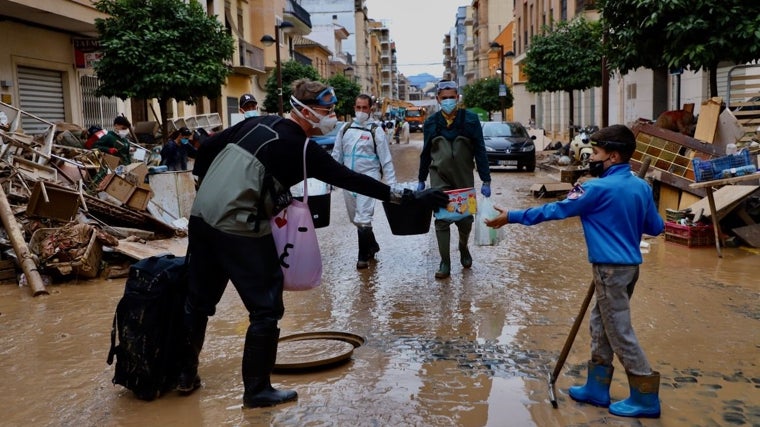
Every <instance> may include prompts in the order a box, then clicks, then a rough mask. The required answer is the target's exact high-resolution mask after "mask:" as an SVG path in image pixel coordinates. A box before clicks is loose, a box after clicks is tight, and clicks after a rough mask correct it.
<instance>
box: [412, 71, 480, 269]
mask: <svg viewBox="0 0 760 427" xmlns="http://www.w3.org/2000/svg"><path fill="white" fill-rule="evenodd" d="M437 98H438V102H439V103H440V104H441V110H440V111H438V112H436V113H435V114H432V115H431V116H430V117H428V118H427V120H425V124H424V125H423V128H422V132H423V134H424V145H423V146H422V153H420V170H419V175H418V181H419V183H418V184H417V190H418V191H422V190H424V189H425V180H426V179H427V176H428V173H430V186H431V187H433V188H437V189H440V190H444V191H446V190H455V189H460V188H470V187H475V177H474V175H473V169H475V166H477V169H478V175H480V180H481V181H482V182H483V184H482V186H481V188H480V192H481V193H482V194H483V196H485V197H491V171H490V168H489V167H488V157H487V156H486V146H485V142H483V129H482V128H481V127H480V120H479V119H478V116H477V115H476V114H475V113H473V112H471V111H467V110H465V109H464V108H459V107H458V105H457V104H458V102H457V101H458V98H459V90H458V87H457V84H456V82H453V81H450V80H442V81H440V82H438V97H437ZM472 221H473V217H472V215H468V216H466V217H464V218H463V219H460V220H456V221H452V220H448V219H436V220H435V237H436V239H437V241H438V252H439V253H440V255H441V263H440V265H439V267H438V271H436V272H435V278H436V279H445V278H447V277H449V275H451V256H450V247H449V246H450V241H451V234H450V230H449V229H450V227H451V224H452V222H453V223H454V224H456V225H457V229H458V230H459V260H460V262H461V263H462V267H464V268H470V267H472V256H471V255H470V251H469V249H468V248H467V241H468V239H469V238H470V231H472Z"/></svg>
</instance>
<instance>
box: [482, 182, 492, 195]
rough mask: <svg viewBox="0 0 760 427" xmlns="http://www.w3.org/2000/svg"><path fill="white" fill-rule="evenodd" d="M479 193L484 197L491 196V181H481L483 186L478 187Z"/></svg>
mask: <svg viewBox="0 0 760 427" xmlns="http://www.w3.org/2000/svg"><path fill="white" fill-rule="evenodd" d="M480 194H482V195H483V196H485V197H491V183H490V182H484V183H483V186H482V187H480Z"/></svg>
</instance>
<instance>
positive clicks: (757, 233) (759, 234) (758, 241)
mask: <svg viewBox="0 0 760 427" xmlns="http://www.w3.org/2000/svg"><path fill="white" fill-rule="evenodd" d="M731 231H733V232H734V234H736V235H737V236H739V238H740V239H742V240H744V241H745V242H746V243H747V244H748V245H750V246H752V247H753V248H760V224H753V225H745V226H744V227H737V228H734V229H732V230H731Z"/></svg>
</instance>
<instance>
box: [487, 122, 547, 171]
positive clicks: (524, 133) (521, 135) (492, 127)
mask: <svg viewBox="0 0 760 427" xmlns="http://www.w3.org/2000/svg"><path fill="white" fill-rule="evenodd" d="M481 126H482V127H483V140H484V141H485V144H486V155H487V156H488V164H489V165H490V166H492V167H508V166H515V167H517V169H518V170H519V169H523V168H524V169H525V170H527V171H528V172H533V171H534V170H535V169H536V145H535V144H534V142H533V141H534V140H535V139H536V137H535V135H533V136H531V135H530V134H528V130H527V129H525V127H524V126H523V125H522V124H520V123H518V122H482V123H481Z"/></svg>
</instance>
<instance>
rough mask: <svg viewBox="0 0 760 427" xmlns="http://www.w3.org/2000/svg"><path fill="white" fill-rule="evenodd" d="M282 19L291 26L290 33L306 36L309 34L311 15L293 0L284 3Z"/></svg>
mask: <svg viewBox="0 0 760 427" xmlns="http://www.w3.org/2000/svg"><path fill="white" fill-rule="evenodd" d="M283 19H284V20H285V21H288V22H290V23H291V24H293V27H294V28H293V29H292V31H293V32H294V33H296V34H300V35H303V36H305V35H308V34H309V33H311V15H310V14H309V12H308V11H307V10H306V9H304V8H303V6H301V5H300V4H298V3H296V2H295V1H294V0H287V2H286V3H285V10H284V11H283Z"/></svg>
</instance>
